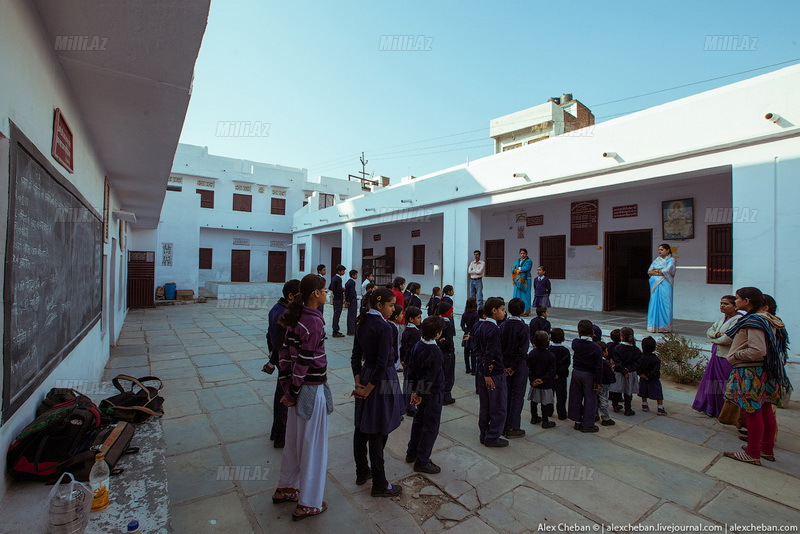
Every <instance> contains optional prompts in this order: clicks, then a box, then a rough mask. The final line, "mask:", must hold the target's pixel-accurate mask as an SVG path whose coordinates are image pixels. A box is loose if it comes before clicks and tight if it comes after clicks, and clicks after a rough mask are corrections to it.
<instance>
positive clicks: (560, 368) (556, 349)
mask: <svg viewBox="0 0 800 534" xmlns="http://www.w3.org/2000/svg"><path fill="white" fill-rule="evenodd" d="M547 350H549V351H550V352H552V353H553V355H555V357H556V376H557V377H558V378H567V377H568V376H569V365H570V363H571V362H572V355H571V354H570V353H569V349H568V348H567V347H565V346H563V345H553V344H552V343H551V344H550V346H549V347H548V348H547Z"/></svg>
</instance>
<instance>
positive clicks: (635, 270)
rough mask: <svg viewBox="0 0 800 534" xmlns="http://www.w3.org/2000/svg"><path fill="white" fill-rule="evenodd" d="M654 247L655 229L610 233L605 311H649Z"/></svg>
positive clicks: (606, 266)
mask: <svg viewBox="0 0 800 534" xmlns="http://www.w3.org/2000/svg"><path fill="white" fill-rule="evenodd" d="M652 244H653V231H652V230H631V231H629V232H606V236H605V277H604V278H605V286H604V287H603V310H604V311H613V310H629V311H637V312H642V311H647V303H648V301H649V299H650V288H649V285H648V276H647V267H648V266H649V265H650V262H651V261H652V259H653V257H652V248H653V245H652Z"/></svg>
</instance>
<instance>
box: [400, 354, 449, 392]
mask: <svg viewBox="0 0 800 534" xmlns="http://www.w3.org/2000/svg"><path fill="white" fill-rule="evenodd" d="M407 369H408V372H409V374H408V376H409V380H411V388H412V389H411V391H413V392H415V393H416V394H417V395H420V396H423V395H427V394H429V393H441V392H443V391H444V354H442V350H441V349H440V348H439V347H438V346H437V345H436V344H435V343H433V344H431V343H425V342H423V341H418V342H417V343H416V344H415V345H414V347H413V348H412V349H411V354H410V355H409V357H408V368H407Z"/></svg>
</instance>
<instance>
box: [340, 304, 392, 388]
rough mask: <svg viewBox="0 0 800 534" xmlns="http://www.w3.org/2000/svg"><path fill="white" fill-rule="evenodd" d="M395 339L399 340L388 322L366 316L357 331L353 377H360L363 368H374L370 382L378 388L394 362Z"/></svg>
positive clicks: (353, 358) (376, 316)
mask: <svg viewBox="0 0 800 534" xmlns="http://www.w3.org/2000/svg"><path fill="white" fill-rule="evenodd" d="M393 339H397V338H396V336H395V334H394V329H393V328H392V325H391V324H390V323H389V322H388V321H386V320H385V319H384V318H383V317H381V316H380V315H375V314H372V313H368V314H367V315H365V316H364V317H363V319H362V320H361V323H360V324H359V325H358V330H356V338H355V340H354V341H353V353H352V355H351V356H350V367H351V368H352V369H353V376H356V375H360V374H361V368H362V367H372V368H374V369H375V372H374V373H372V378H371V380H370V382H371V383H372V384H373V385H375V386H377V385H378V382H379V381H380V380H382V379H383V378H384V375H385V374H386V367H387V366H389V365H392V364H393V362H394V352H393V345H392V340H393ZM364 385H365V386H366V384H364Z"/></svg>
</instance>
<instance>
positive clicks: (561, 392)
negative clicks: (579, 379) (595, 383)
mask: <svg viewBox="0 0 800 534" xmlns="http://www.w3.org/2000/svg"><path fill="white" fill-rule="evenodd" d="M562 343H564V331H563V330H562V329H560V328H553V331H552V332H551V334H550V347H549V349H548V350H550V352H552V353H553V355H554V356H555V357H556V376H555V378H554V379H553V394H554V396H555V398H556V414H557V415H558V420H559V421H563V420H564V419H566V418H567V377H569V366H570V363H571V361H572V355H571V354H570V353H569V349H568V348H567V347H565V346H564V345H562Z"/></svg>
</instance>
